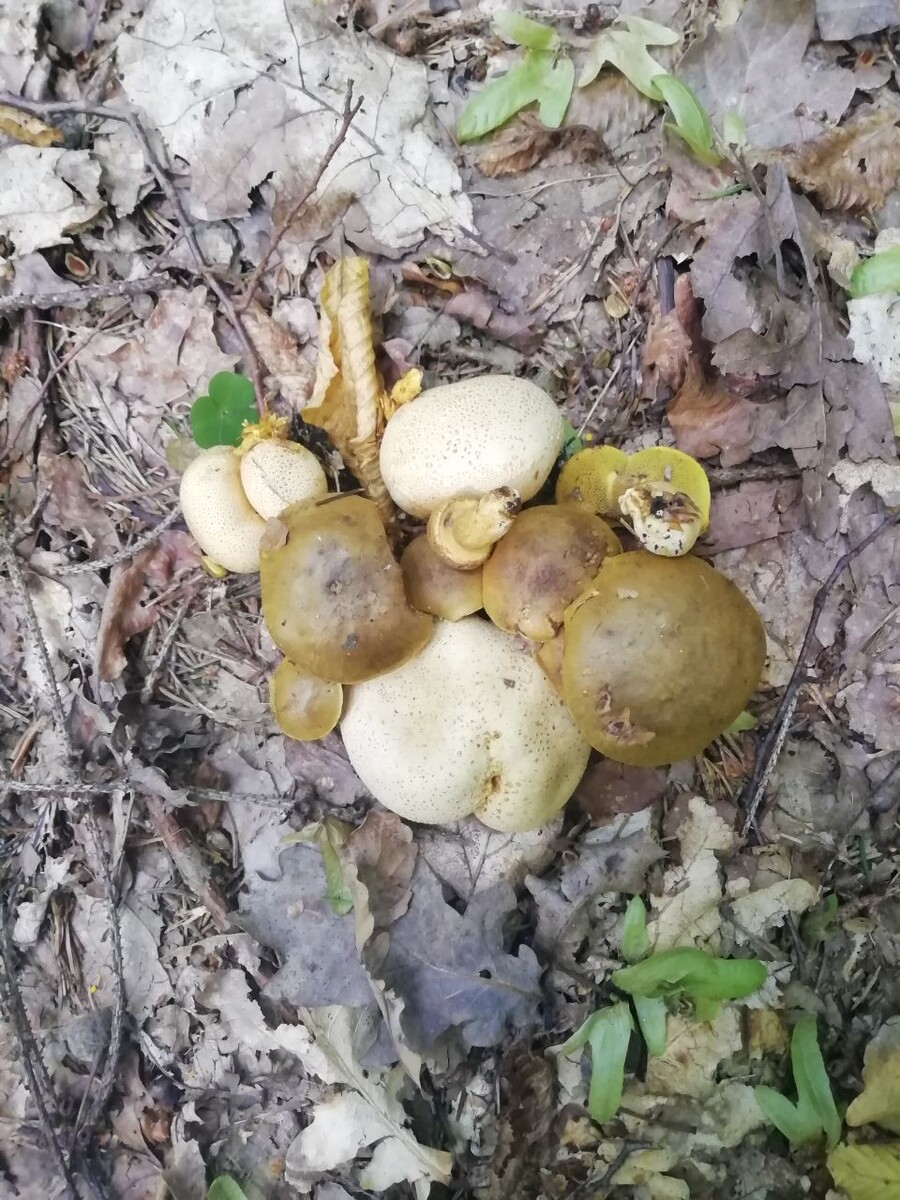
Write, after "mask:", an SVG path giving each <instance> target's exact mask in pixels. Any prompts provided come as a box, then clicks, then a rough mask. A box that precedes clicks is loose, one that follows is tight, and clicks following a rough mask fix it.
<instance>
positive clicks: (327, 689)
mask: <svg viewBox="0 0 900 1200" xmlns="http://www.w3.org/2000/svg"><path fill="white" fill-rule="evenodd" d="M343 701H344V689H343V688H342V687H341V685H340V684H339V683H332V682H331V681H329V680H326V679H317V678H316V677H315V675H308V674H307V673H306V672H305V671H301V670H300V668H299V667H297V666H295V664H294V663H292V662H291V661H290V659H288V658H283V659H282V660H281V662H280V663H279V664H278V666H277V667H276V668H275V671H274V672H273V674H272V677H271V679H270V680H269V704H270V706H271V709H272V715H273V716H274V717H275V720H276V721H277V722H278V725H279V728H280V729H281V731H282V733H286V734H287V735H288V737H292V738H295V739H296V740H297V741H298V742H314V741H315V740H316V739H317V738H322V737H325V735H326V734H327V733H331V731H332V729H334V727H335V725H337V723H338V721H339V720H340V719H341V706H342V704H343Z"/></svg>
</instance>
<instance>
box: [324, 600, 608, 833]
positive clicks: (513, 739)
mask: <svg viewBox="0 0 900 1200" xmlns="http://www.w3.org/2000/svg"><path fill="white" fill-rule="evenodd" d="M341 734H342V736H343V739H344V745H345V747H346V750H347V754H348V756H349V759H350V762H351V763H352V765H353V768H354V770H355V771H356V773H357V774H358V775H359V777H360V779H361V780H362V781H363V783H364V784H365V785H366V787H367V788H368V789H369V791H371V792H372V794H373V795H374V796H375V798H376V799H377V800H378V801H380V803H381V804H383V805H384V806H385V808H389V809H391V810H392V811H393V812H395V813H397V814H398V815H399V816H401V817H404V818H406V819H407V820H410V821H420V822H422V823H424V824H444V823H447V822H451V821H457V820H460V819H461V818H462V817H465V816H468V815H470V814H474V815H475V816H476V817H478V819H479V820H480V821H482V822H483V823H484V824H485V825H487V826H489V827H490V828H491V829H497V830H501V831H504V832H521V831H524V830H527V829H534V828H537V826H539V825H543V824H544V823H545V822H547V821H549V820H550V818H551V817H553V816H554V815H555V814H556V813H557V812H559V810H560V809H561V808H562V807H563V806H564V805H565V803H566V801H567V800H568V799H569V797H570V796H571V795H572V792H573V791H574V790H575V788H576V786H577V784H578V781H579V780H580V779H581V776H582V774H583V773H584V769H585V766H586V765H587V760H588V755H589V753H590V747H589V745H588V743H587V741H586V740H585V739H584V738H583V737H582V736H581V734H580V733H579V732H578V730H577V728H576V727H575V724H574V722H573V720H572V718H571V716H570V715H569V713H568V711H567V710H566V707H565V705H564V704H563V702H562V701H561V700H560V698H559V697H558V696H557V695H556V693H555V692H554V690H553V687H552V686H551V684H550V683H549V681H548V680H547V678H546V677H545V675H544V673H543V672H542V671H541V669H540V667H539V666H538V665H537V663H535V661H534V659H533V658H532V657H531V654H530V653H529V651H528V650H527V649H525V648H524V647H522V645H521V644H520V643H519V642H518V641H517V640H516V639H515V638H513V637H511V636H510V635H509V634H506V633H503V632H502V631H501V630H499V629H497V628H496V627H495V626H493V625H491V624H490V623H489V622H487V621H485V620H483V619H482V618H480V617H466V618H464V619H463V620H460V621H456V622H453V623H450V622H443V621H442V622H439V623H438V626H437V629H436V631H435V634H434V637H433V638H432V640H431V641H430V642H429V644H428V645H427V646H426V647H425V649H424V650H423V651H422V653H421V654H419V655H418V656H417V657H416V658H414V659H412V660H411V661H409V662H408V663H406V664H405V665H404V666H402V667H400V668H399V669H398V670H396V671H392V672H390V673H389V674H387V675H382V676H380V677H379V678H378V679H373V680H371V681H370V682H368V683H363V684H360V685H359V686H357V687H354V688H352V689H351V690H350V694H349V697H348V699H347V702H346V705H345V711H344V717H343V719H342V721H341Z"/></svg>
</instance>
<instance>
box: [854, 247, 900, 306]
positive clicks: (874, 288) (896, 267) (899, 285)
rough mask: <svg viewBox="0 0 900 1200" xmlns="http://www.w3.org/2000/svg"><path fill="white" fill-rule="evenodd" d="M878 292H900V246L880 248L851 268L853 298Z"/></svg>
mask: <svg viewBox="0 0 900 1200" xmlns="http://www.w3.org/2000/svg"><path fill="white" fill-rule="evenodd" d="M879 292H900V246H892V247H891V249H890V250H881V251H879V253H878V254H873V255H872V257H871V258H867V259H866V260H865V262H861V263H860V264H859V265H858V266H856V267H854V268H853V274H852V275H851V276H850V295H851V296H852V297H853V298H854V300H857V299H859V297H860V296H873V295H875V294H877V293H879Z"/></svg>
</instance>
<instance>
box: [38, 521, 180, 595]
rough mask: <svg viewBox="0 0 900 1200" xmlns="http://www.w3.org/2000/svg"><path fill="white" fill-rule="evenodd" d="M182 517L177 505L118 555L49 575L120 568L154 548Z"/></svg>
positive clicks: (70, 564) (74, 565)
mask: <svg viewBox="0 0 900 1200" xmlns="http://www.w3.org/2000/svg"><path fill="white" fill-rule="evenodd" d="M180 516H181V509H180V508H179V507H178V506H177V505H176V506H175V508H174V509H172V511H171V512H170V513H167V514H166V516H164V517H163V519H162V520H161V521H160V522H159V524H158V525H154V526H153V528H152V529H148V530H147V532H146V533H142V534H141V536H140V537H139V538H137V539H136V540H135V541H133V542H132V543H131V545H130V546H125V548H124V549H122V550H120V551H119V552H118V553H117V554H112V555H110V557H109V558H98V559H94V560H92V561H90V562H80V563H66V564H65V565H64V566H61V567H56V568H55V569H54V570H52V571H49V572H48V574H50V575H52V576H53V577H54V578H62V576H64V575H84V574H85V573H86V572H87V571H106V570H109V568H110V567H115V566H118V564H119V563H123V562H127V561H128V560H129V559H130V558H134V556H135V555H136V554H139V553H140V552H141V550H146V548H147V547H148V546H152V545H153V543H154V542H155V541H157V540H158V539H159V537H160V535H161V534H163V533H165V531H166V530H167V529H170V528H171V527H172V526H173V525H174V524H175V522H176V521H177V520H178V518H179V517H180Z"/></svg>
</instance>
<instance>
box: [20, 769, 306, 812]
mask: <svg viewBox="0 0 900 1200" xmlns="http://www.w3.org/2000/svg"><path fill="white" fill-rule="evenodd" d="M178 790H179V791H183V792H186V793H187V794H188V795H190V796H194V797H196V799H197V800H205V801H210V802H213V803H218V804H259V805H261V806H262V807H264V808H290V807H291V805H293V804H300V803H302V802H304V801H306V800H309V799H310V796H309V795H306V796H257V795H254V794H253V793H252V792H225V791H222V790H221V789H220V788H207V787H192V786H191V785H190V784H187V785H186V786H184V787H180V786H179V787H178ZM15 792H19V793H20V794H21V795H23V796H70V797H71V798H72V799H73V800H77V799H83V798H85V797H87V796H93V795H96V796H111V795H113V794H114V793H115V792H131V793H133V794H134V795H136V796H144V797H146V796H149V795H152V794H153V793H151V792H148V791H147V788H146V785H142V784H141V783H139V782H137V781H136V780H134V779H128V778H124V779H118V780H116V779H113V780H107V781H106V782H104V783H80V782H73V781H71V780H65V779H63V780H61V781H58V782H56V783H31V782H26V781H24V780H22V779H9V778H8V777H6V776H0V796H3V795H7V794H9V793H15Z"/></svg>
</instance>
